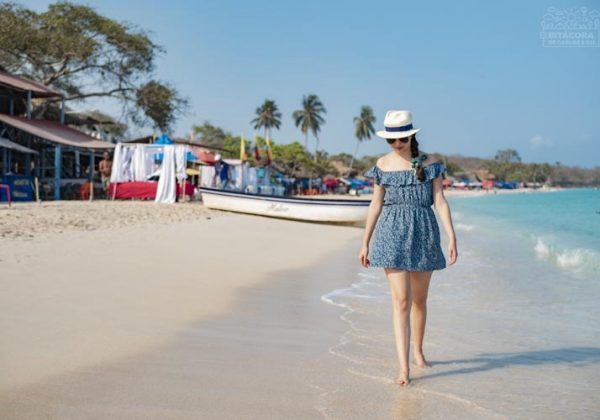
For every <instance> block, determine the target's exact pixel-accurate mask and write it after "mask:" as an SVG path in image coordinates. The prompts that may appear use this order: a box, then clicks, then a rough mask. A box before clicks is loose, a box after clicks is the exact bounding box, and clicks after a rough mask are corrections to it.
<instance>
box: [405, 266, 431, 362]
mask: <svg viewBox="0 0 600 420" xmlns="http://www.w3.org/2000/svg"><path fill="white" fill-rule="evenodd" d="M432 273H433V272H432V271H413V272H411V273H410V286H411V290H412V297H413V298H412V305H411V309H410V319H411V322H412V332H413V353H414V356H415V363H416V364H417V366H419V367H422V368H424V367H430V366H431V365H430V364H429V363H427V361H426V360H425V355H424V354H423V337H424V336H425V322H426V321H427V293H428V291H429V282H430V281H431V275H432Z"/></svg>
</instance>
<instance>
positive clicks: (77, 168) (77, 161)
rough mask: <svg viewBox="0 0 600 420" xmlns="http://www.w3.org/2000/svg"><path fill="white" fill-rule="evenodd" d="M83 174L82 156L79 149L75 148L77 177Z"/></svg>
mask: <svg viewBox="0 0 600 420" xmlns="http://www.w3.org/2000/svg"><path fill="white" fill-rule="evenodd" d="M80 176H81V156H80V154H79V150H75V178H79V177H80Z"/></svg>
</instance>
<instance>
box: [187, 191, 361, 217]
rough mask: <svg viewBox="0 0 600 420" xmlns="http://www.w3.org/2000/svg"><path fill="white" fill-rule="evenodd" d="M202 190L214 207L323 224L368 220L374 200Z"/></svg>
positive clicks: (203, 196)
mask: <svg viewBox="0 0 600 420" xmlns="http://www.w3.org/2000/svg"><path fill="white" fill-rule="evenodd" d="M199 190H200V193H201V194H202V202H203V203H204V205H205V206H206V207H207V208H210V209H216V210H225V211H233V212H238V213H248V214H256V215H261V216H269V217H278V218H283V219H291V220H303V221H310V222H323V223H344V224H359V223H364V222H365V220H366V218H367V213H368V210H369V203H370V201H367V200H356V199H327V198H323V199H322V198H318V199H317V198H302V197H289V196H276V195H264V194H253V193H246V192H241V191H232V190H222V189H217V188H208V187H200V188H199Z"/></svg>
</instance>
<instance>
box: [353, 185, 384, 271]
mask: <svg viewBox="0 0 600 420" xmlns="http://www.w3.org/2000/svg"><path fill="white" fill-rule="evenodd" d="M384 195H385V188H384V187H382V186H381V185H377V184H373V198H372V199H371V204H369V213H368V214H367V222H366V224H365V234H364V236H363V241H362V246H361V249H360V253H359V255H358V259H359V261H360V263H361V264H362V265H363V267H368V266H369V259H368V258H367V256H368V255H369V242H370V241H371V235H372V234H373V230H374V229H375V224H376V223H377V219H378V218H379V214H380V213H381V207H382V206H383V196H384Z"/></svg>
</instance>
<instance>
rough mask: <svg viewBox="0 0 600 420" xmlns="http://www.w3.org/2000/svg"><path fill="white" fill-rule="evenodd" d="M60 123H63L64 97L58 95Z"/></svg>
mask: <svg viewBox="0 0 600 420" xmlns="http://www.w3.org/2000/svg"><path fill="white" fill-rule="evenodd" d="M60 123H61V124H64V123H65V97H64V96H61V97H60Z"/></svg>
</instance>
